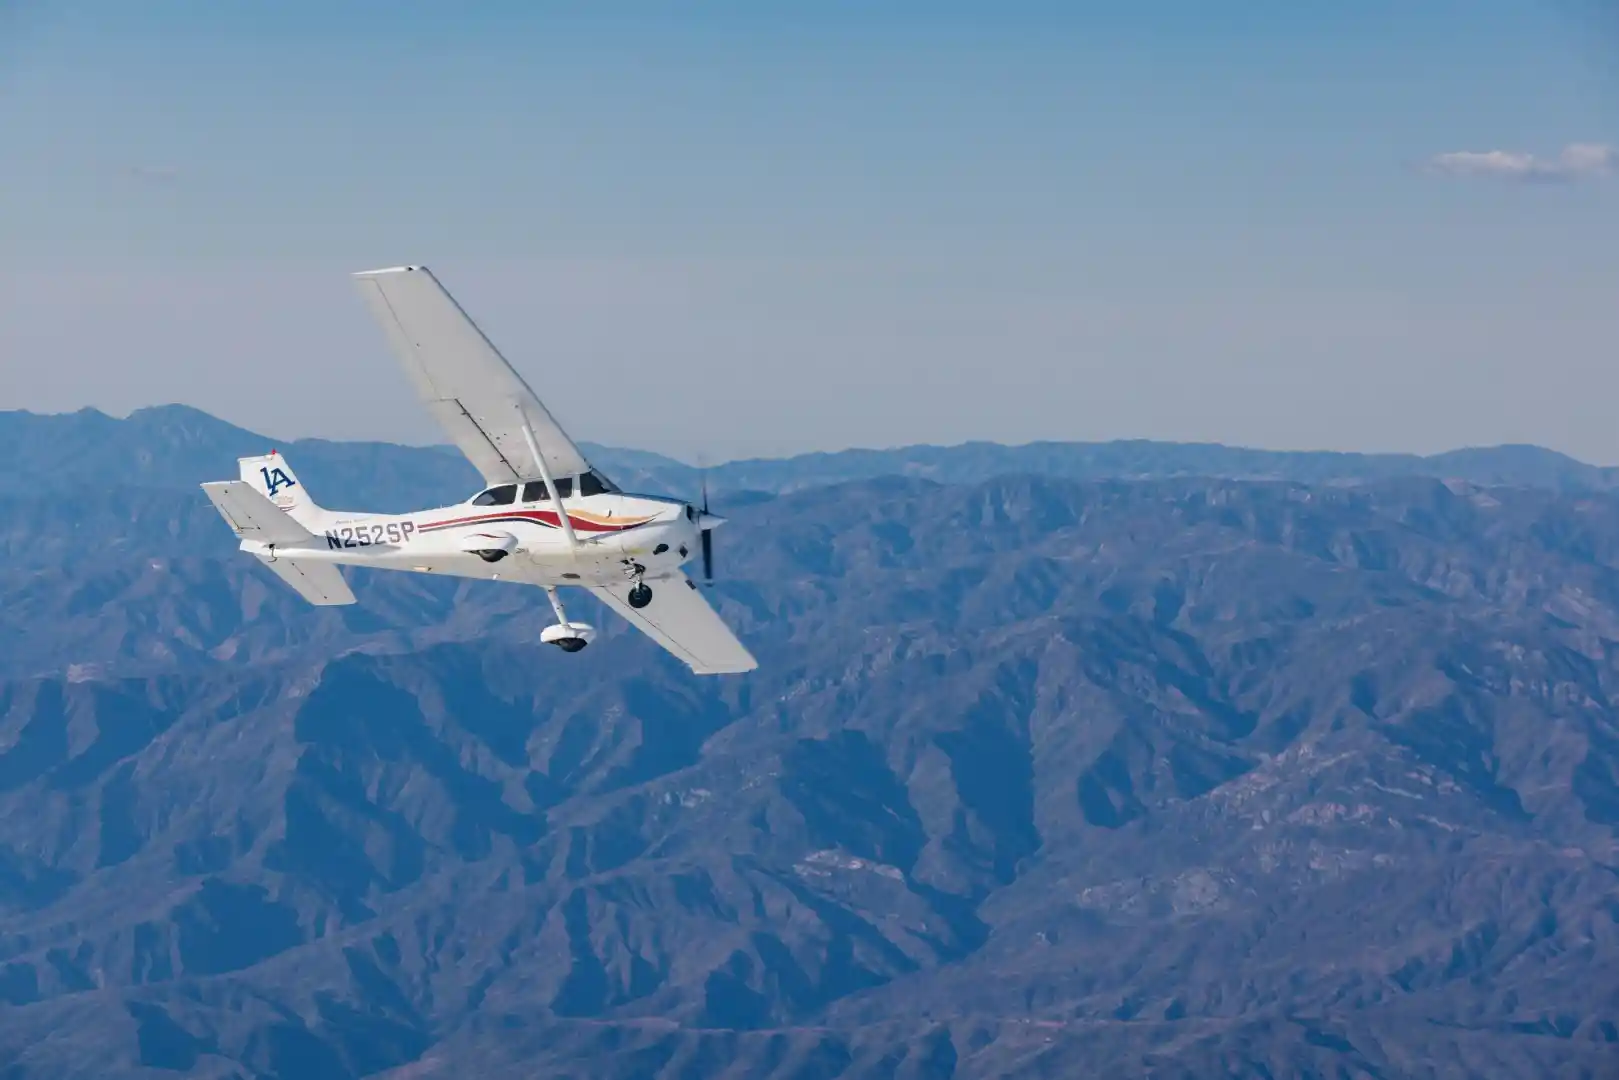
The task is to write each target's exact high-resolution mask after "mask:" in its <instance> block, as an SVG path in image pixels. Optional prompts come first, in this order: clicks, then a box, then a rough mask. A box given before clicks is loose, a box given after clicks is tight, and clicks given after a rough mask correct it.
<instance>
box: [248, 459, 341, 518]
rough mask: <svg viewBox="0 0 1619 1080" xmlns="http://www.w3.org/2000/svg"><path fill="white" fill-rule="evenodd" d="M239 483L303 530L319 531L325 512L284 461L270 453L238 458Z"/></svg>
mask: <svg viewBox="0 0 1619 1080" xmlns="http://www.w3.org/2000/svg"><path fill="white" fill-rule="evenodd" d="M236 463H237V465H239V466H240V467H241V470H242V479H243V480H245V481H247V483H249V484H251V485H252V486H253V489H254V490H255V491H257V492H258V493H259V494H260V495H263V496H264V497H265V498H267V499H269V500H270V501H271V502H272V503H274V504H275V505H276V506H277V507H278V508H279V509H281V510H284V511H285V512H286V514H287V516H288V517H290V518H292V520H294V521H296V522H297V523H298V524H300V525H302V526H303V527H304V528H306V529H310V530H313V531H317V532H318V531H319V530H320V528H321V525H322V524H323V522H324V519H325V517H326V511H325V510H324V509H322V508H321V507H320V506H319V505H317V504H316V503H315V500H313V499H311V498H310V497H309V492H308V491H307V490H306V489H305V488H304V486H303V485H302V484H301V483H299V482H298V477H297V475H296V474H295V473H294V472H293V471H292V466H291V465H288V464H287V459H286V458H284V457H282V456H281V455H280V454H279V453H277V452H276V451H274V450H271V451H270V452H269V453H268V454H264V455H262V456H260V457H245V458H237V459H236Z"/></svg>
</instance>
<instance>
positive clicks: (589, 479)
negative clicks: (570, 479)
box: [579, 472, 618, 495]
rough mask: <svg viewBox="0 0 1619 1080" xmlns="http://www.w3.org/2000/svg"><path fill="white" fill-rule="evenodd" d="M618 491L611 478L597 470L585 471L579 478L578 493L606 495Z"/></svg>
mask: <svg viewBox="0 0 1619 1080" xmlns="http://www.w3.org/2000/svg"><path fill="white" fill-rule="evenodd" d="M616 491H618V488H616V487H614V486H613V483H612V481H611V480H608V479H607V477H605V476H603V475H602V474H601V473H598V472H587V473H585V475H583V476H581V477H580V478H579V494H581V495H607V494H610V493H613V492H616Z"/></svg>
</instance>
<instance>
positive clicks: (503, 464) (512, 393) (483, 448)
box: [354, 266, 590, 484]
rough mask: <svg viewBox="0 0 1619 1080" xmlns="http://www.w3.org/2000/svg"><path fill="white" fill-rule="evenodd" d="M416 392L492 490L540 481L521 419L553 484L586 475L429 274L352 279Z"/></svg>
mask: <svg viewBox="0 0 1619 1080" xmlns="http://www.w3.org/2000/svg"><path fill="white" fill-rule="evenodd" d="M354 277H355V280H356V282H357V284H358V285H359V287H360V292H361V293H362V294H363V295H364V297H365V299H366V303H367V304H368V305H369V306H370V308H371V313H372V315H373V316H375V317H376V319H377V321H378V322H379V323H380V324H381V325H382V329H383V332H384V333H385V334H387V337H388V343H389V345H390V346H392V348H393V351H394V354H395V355H396V356H397V357H398V358H399V361H400V363H402V364H403V365H404V367H405V371H406V372H407V373H408V374H409V376H410V379H411V382H412V383H414V384H415V386H416V392H417V393H418V394H420V395H421V398H422V401H423V402H424V403H425V404H426V405H427V408H428V410H429V411H430V412H431V413H432V414H433V416H434V418H435V419H436V420H438V422H439V424H440V425H441V426H442V427H443V428H444V430H445V432H446V433H447V434H448V435H449V436H450V438H451V439H452V440H454V441H455V444H456V445H457V446H459V447H460V448H461V452H462V453H464V454H466V456H467V458H468V459H469V460H470V461H471V462H472V464H473V466H474V467H475V468H477V470H478V471H479V472H480V473H482V474H483V478H484V480H485V482H487V483H489V484H499V483H509V482H511V481H513V480H533V479H538V476H539V474H538V472H537V470H536V468H535V465H534V458H533V455H532V454H531V453H530V452H529V449H528V442H527V440H526V439H525V438H524V436H523V427H522V419H524V418H526V419H527V421H528V424H529V427H530V428H531V429H532V430H533V432H534V439H535V442H536V443H537V444H538V446H539V448H540V453H541V454H543V455H544V457H545V463H546V466H547V467H548V468H549V469H550V471H551V475H552V476H554V477H563V476H575V475H578V474H580V473H584V472H588V471H589V470H590V465H589V463H588V462H586V461H585V456H584V454H582V453H581V452H580V451H579V448H578V447H577V446H575V445H574V443H573V440H572V439H570V438H568V436H567V433H566V432H564V431H563V430H562V427H561V425H559V424H558V423H557V422H556V420H555V418H554V417H552V416H551V414H550V412H549V411H547V410H546V408H545V406H544V405H543V404H541V403H540V399H539V398H538V397H536V396H535V395H534V391H533V390H530V389H529V387H528V384H527V383H525V382H524V381H523V379H522V376H520V375H518V374H517V372H516V371H514V370H513V369H512V366H511V365H510V364H509V363H507V362H506V358H505V357H504V356H501V355H500V351H499V350H498V349H496V348H495V347H494V345H492V344H491V343H490V341H489V339H488V338H486V337H484V335H483V331H482V330H479V329H478V326H477V324H476V323H474V322H473V321H472V320H471V319H470V318H468V317H467V313H466V312H465V311H462V310H461V305H460V304H457V303H456V302H455V298H454V297H452V296H451V295H450V294H449V292H448V291H447V290H446V289H445V288H444V286H443V285H440V284H439V282H438V279H437V278H435V277H434V276H433V273H432V271H430V270H428V269H427V267H425V266H398V267H393V268H392V269H388V270H367V271H365V272H363V273H359V274H355V275H354Z"/></svg>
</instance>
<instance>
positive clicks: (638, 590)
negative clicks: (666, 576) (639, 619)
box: [624, 559, 652, 608]
mask: <svg viewBox="0 0 1619 1080" xmlns="http://www.w3.org/2000/svg"><path fill="white" fill-rule="evenodd" d="M624 573H625V575H626V576H627V577H628V578H629V579H630V581H631V582H633V583H634V584H633V585H632V586H631V588H630V595H629V601H630V607H632V608H644V607H646V606H647V605H648V604H650V603H652V586H650V585H648V584H647V583H646V582H644V581H642V580H641V575H642V574H644V573H646V567H644V566H642V565H641V564H640V563H638V562H634V561H632V560H630V559H625V560H624Z"/></svg>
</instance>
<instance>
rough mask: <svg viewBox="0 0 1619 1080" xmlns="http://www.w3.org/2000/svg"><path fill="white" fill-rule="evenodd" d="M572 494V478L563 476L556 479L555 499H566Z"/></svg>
mask: <svg viewBox="0 0 1619 1080" xmlns="http://www.w3.org/2000/svg"><path fill="white" fill-rule="evenodd" d="M572 494H573V477H571V476H564V477H559V478H558V479H557V497H558V498H560V499H566V498H567V497H568V496H569V495H572Z"/></svg>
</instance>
